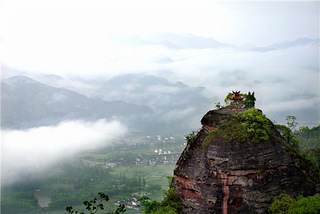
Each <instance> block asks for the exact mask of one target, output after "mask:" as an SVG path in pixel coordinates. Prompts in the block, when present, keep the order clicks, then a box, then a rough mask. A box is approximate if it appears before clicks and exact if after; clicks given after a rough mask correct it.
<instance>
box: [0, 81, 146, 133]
mask: <svg viewBox="0 0 320 214" xmlns="http://www.w3.org/2000/svg"><path fill="white" fill-rule="evenodd" d="M1 87H2V88H1V107H2V112H1V118H2V121H1V126H2V127H4V128H28V127H32V126H39V125H50V124H55V123H58V122H60V121H63V120H73V119H83V120H96V119H100V118H108V119H109V118H111V117H112V116H113V117H114V116H118V117H120V118H121V117H128V116H130V115H135V116H139V115H144V114H148V113H151V112H152V110H151V109H150V108H148V107H146V106H141V105H135V104H129V103H125V102H122V101H114V102H107V101H103V100H100V99H93V98H88V97H86V96H84V95H81V94H79V93H76V92H74V91H71V90H68V89H65V88H55V87H51V86H49V85H46V84H43V83H40V82H38V81H35V80H33V79H31V78H29V77H25V76H15V77H11V78H8V79H5V80H3V81H2V83H1Z"/></svg>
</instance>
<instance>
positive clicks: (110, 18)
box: [1, 0, 319, 73]
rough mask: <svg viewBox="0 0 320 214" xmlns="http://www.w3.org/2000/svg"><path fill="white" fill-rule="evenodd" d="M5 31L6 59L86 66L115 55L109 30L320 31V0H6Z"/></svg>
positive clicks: (250, 39) (225, 36)
mask: <svg viewBox="0 0 320 214" xmlns="http://www.w3.org/2000/svg"><path fill="white" fill-rule="evenodd" d="M1 31H2V35H1V58H2V63H3V64H5V65H9V66H11V67H15V68H22V69H26V70H33V71H40V72H51V73H52V72H56V73H65V72H68V71H69V72H70V71H73V72H75V71H76V72H78V73H81V72H85V71H84V70H88V68H89V67H90V66H89V65H90V64H99V62H98V63H97V61H98V60H97V58H99V56H103V59H107V58H111V57H112V56H113V55H114V52H115V47H114V45H113V44H112V42H111V41H110V39H109V37H110V36H111V35H116V36H118V35H139V36H147V35H150V34H153V33H159V32H171V33H177V34H183V33H192V34H195V35H198V36H203V37H213V38H214V39H216V40H218V41H221V42H225V43H231V44H234V45H238V46H239V45H240V46H242V45H255V46H261V45H269V44H272V43H275V42H279V41H287V40H295V39H296V38H299V37H309V38H319V2H317V1H314V2H305V1H294V2H290V1H284V2H278V1H266V2H256V1H246V2H244V1H211V0H208V1H207V0H197V1H195V0H193V1H190V0H189V1H188V0H187V1H185V0H184V1H180V0H176V1H170V0H162V1H158V0H157V1H155V0H135V1H131V0H117V1H105V0H90V1H89V0H80V1H79V0H68V1H65V0H54V1H51V0H50V1H48V0H2V2H1ZM71 56H72V57H71ZM142 57H143V56H142ZM75 59H76V60H75ZM81 67H84V68H85V69H80V68H81ZM102 71H103V72H106V69H105V67H104V66H103V65H101V66H97V67H94V69H92V70H91V72H95V73H96V72H102ZM87 72H88V71H87Z"/></svg>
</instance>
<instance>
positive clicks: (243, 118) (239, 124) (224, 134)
mask: <svg viewBox="0 0 320 214" xmlns="http://www.w3.org/2000/svg"><path fill="white" fill-rule="evenodd" d="M271 125H272V123H271V121H270V120H269V119H268V118H266V116H265V115H264V114H262V112H261V111H259V110H257V109H255V108H250V109H248V110H247V111H245V112H243V113H238V114H234V115H233V116H232V118H231V119H230V120H228V121H227V122H221V123H220V125H219V126H218V127H217V129H215V130H212V131H210V135H209V136H207V137H206V138H205V140H204V141H203V144H202V146H203V150H204V152H206V149H207V147H208V145H209V143H211V142H212V140H213V139H214V138H220V139H222V140H224V141H226V142H231V141H234V140H237V141H240V142H247V143H259V142H263V141H267V140H268V139H269V137H270V134H271V131H270V128H271Z"/></svg>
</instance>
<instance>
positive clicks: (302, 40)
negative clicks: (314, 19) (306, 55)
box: [253, 38, 320, 52]
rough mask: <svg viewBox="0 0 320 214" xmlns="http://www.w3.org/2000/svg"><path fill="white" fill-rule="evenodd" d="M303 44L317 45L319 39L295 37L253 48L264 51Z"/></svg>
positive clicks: (319, 42)
mask: <svg viewBox="0 0 320 214" xmlns="http://www.w3.org/2000/svg"><path fill="white" fill-rule="evenodd" d="M305 45H312V46H319V45H320V39H310V38H297V39H296V40H294V41H285V42H278V43H274V44H272V45H268V46H265V47H258V48H254V49H253V50H254V51H261V52H265V51H272V50H279V49H288V48H293V47H297V46H305Z"/></svg>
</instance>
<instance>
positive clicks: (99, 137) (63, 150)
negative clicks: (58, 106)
mask: <svg viewBox="0 0 320 214" xmlns="http://www.w3.org/2000/svg"><path fill="white" fill-rule="evenodd" d="M126 131H127V128H126V127H125V126H123V125H122V124H121V123H120V122H118V121H111V122H108V121H106V120H104V119H101V120H98V121H95V122H85V121H80V120H79V121H67V122H62V123H60V124H58V125H57V126H43V127H37V128H32V129H28V130H1V133H2V148H1V149H2V151H1V153H2V155H1V156H2V171H1V174H2V184H3V185H7V184H10V183H13V182H15V181H18V180H20V179H21V177H22V176H23V175H33V174H34V173H38V172H41V171H43V170H46V169H48V168H50V166H52V165H53V164H55V163H57V162H59V161H61V160H64V159H67V158H70V157H72V156H74V155H76V154H79V153H80V152H83V151H86V150H90V149H97V148H99V147H103V146H107V145H109V144H110V143H112V141H114V140H116V139H117V138H119V137H121V136H123V135H124V134H125V133H126Z"/></svg>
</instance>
